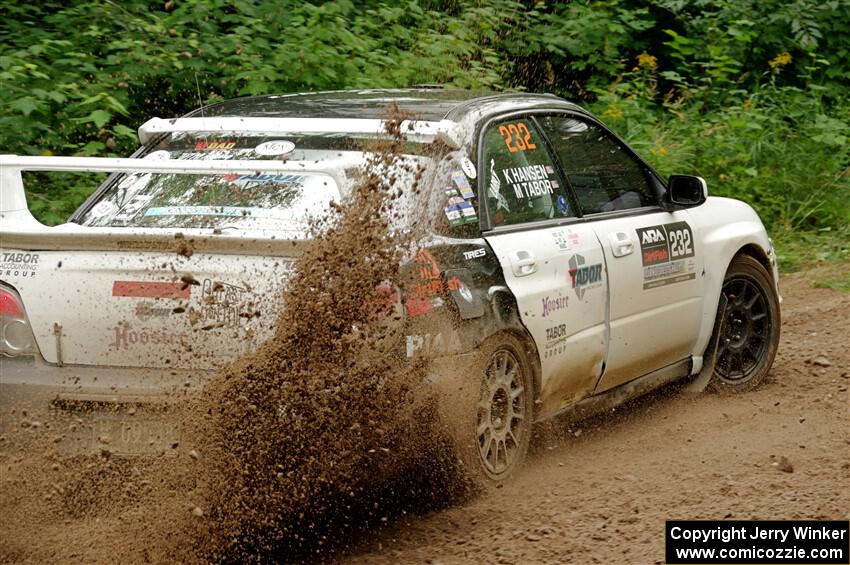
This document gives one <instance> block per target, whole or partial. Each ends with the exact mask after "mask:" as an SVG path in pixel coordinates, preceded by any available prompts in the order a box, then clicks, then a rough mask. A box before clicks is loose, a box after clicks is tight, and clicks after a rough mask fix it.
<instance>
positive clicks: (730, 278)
mask: <svg viewBox="0 0 850 565" xmlns="http://www.w3.org/2000/svg"><path fill="white" fill-rule="evenodd" d="M722 292H723V294H724V295H725V296H726V299H727V301H728V303H727V305H726V310H725V312H718V315H719V316H724V318H723V326H722V327H721V335H720V340H719V341H718V344H717V363H716V365H715V367H714V374H713V375H712V379H711V383H710V384H709V386H710V388H711V389H712V390H714V391H719V392H744V391H748V390H751V389H753V388H755V387H757V386H758V385H759V384H761V382H762V381H763V380H764V378H765V377H766V376H767V373H768V371H770V367H771V365H773V360H774V358H775V357H776V350H777V349H778V347H779V332H780V322H781V319H780V312H779V297H778V296H777V294H776V286H775V285H774V283H773V279H772V278H771V276H770V274H769V273H768V271H767V269H765V268H764V265H762V264H761V263H759V262H758V261H757V260H756V259H754V258H753V257H750V256H749V255H738V256H736V257H735V258H734V259H732V263H731V264H730V265H729V269H728V270H727V271H726V276H725V277H724V279H723V289H722Z"/></svg>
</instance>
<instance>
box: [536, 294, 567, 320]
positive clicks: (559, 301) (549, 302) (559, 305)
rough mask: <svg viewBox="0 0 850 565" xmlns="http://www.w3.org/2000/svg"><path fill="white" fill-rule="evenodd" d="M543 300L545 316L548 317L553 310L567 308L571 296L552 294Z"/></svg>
mask: <svg viewBox="0 0 850 565" xmlns="http://www.w3.org/2000/svg"><path fill="white" fill-rule="evenodd" d="M542 302H543V317H544V318H546V317H547V316H549V314H551V313H552V312H557V311H559V310H566V309H567V306H569V302H570V297H569V296H561V295H560V294H559V295H558V296H556V297H554V298H552V297H551V296H546V297H544V298H543V299H542Z"/></svg>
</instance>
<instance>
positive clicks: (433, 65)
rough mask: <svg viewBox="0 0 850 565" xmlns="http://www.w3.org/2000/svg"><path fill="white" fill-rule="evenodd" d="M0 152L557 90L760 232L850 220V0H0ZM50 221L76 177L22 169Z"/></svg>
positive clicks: (93, 147) (89, 184) (76, 198)
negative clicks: (222, 110)
mask: <svg viewBox="0 0 850 565" xmlns="http://www.w3.org/2000/svg"><path fill="white" fill-rule="evenodd" d="M0 13H3V14H4V18H3V19H2V20H0V152H3V153H18V154H31V155H39V154H44V155H50V154H63V155H65V154H73V155H128V154H130V153H131V152H132V151H133V150H134V149H135V147H136V145H137V139H136V133H135V132H136V128H137V127H138V126H139V125H140V124H141V123H142V122H144V121H145V120H147V119H148V118H150V117H152V116H163V117H169V116H176V115H180V114H183V113H185V112H187V111H190V110H192V109H195V108H197V107H198V105H200V104H203V103H209V102H214V101H217V100H220V99H223V98H232V97H236V96H244V95H252V94H264V93H281V92H293V91H308V90H326V89H341V88H365V87H405V86H412V85H415V84H424V83H442V84H447V85H450V86H454V87H463V88H488V89H495V90H501V89H506V88H516V89H527V90H533V91H548V92H555V93H557V94H561V95H564V96H567V97H568V98H572V99H576V100H578V101H580V102H583V103H585V104H588V105H589V106H590V107H591V108H592V109H593V110H594V111H596V112H597V113H598V114H600V115H602V117H603V118H604V119H605V120H606V121H607V122H608V123H609V125H610V126H611V127H612V128H613V129H614V130H615V131H617V132H618V133H619V134H620V135H621V136H622V137H624V138H625V139H626V140H628V141H629V142H631V143H632V144H634V145H635V146H636V147H637V148H638V149H639V150H640V151H641V152H642V154H643V155H644V156H645V157H647V158H648V159H649V160H650V161H651V162H652V163H653V164H654V165H655V166H656V167H657V168H658V169H659V171H660V172H662V173H663V174H669V173H673V172H678V173H690V172H693V173H696V174H701V175H703V176H705V177H706V178H707V179H708V181H709V186H710V190H711V192H712V193H714V194H721V195H730V196H734V197H737V198H741V199H744V200H746V201H748V202H750V203H751V204H753V205H754V206H755V207H756V209H757V210H758V211H759V213H760V214H762V217H763V218H764V219H765V221H766V223H768V225H769V228H771V229H772V230H773V231H774V232H776V231H784V230H788V229H794V230H809V231H812V232H814V231H816V230H824V229H832V230H838V229H840V227H841V226H845V225H848V224H850V187H848V183H850V172H848V167H850V141H849V140H848V132H850V98H848V94H847V92H848V88H847V87H848V86H849V85H848V82H850V80H848V77H850V0H825V1H824V0H782V1H780V0H651V1H650V2H637V1H636V0H597V1H589V0H584V1H581V0H576V1H573V2H555V1H551V0H549V1H547V0H422V1H414V0H404V1H402V2H389V1H386V0H372V1H368V0H366V1H359V2H356V3H355V2H353V0H338V1H335V2H319V1H314V2H302V1H298V2H296V1H294V0H282V1H278V2H269V1H266V0H242V1H240V2H230V1H225V0H169V1H167V2H162V3H157V4H150V3H149V2H147V1H143V0H125V1H123V2H120V3H118V2H113V1H111V0H78V1H76V2H67V1H63V0H45V1H43V2H40V3H22V2H11V1H10V0H0ZM29 181H30V182H29V183H28V185H29V186H28V191H29V192H28V195H29V199H30V206H31V208H32V210H33V212H34V213H35V214H36V216H37V217H38V218H39V219H41V220H42V221H44V222H46V223H49V224H55V223H59V222H61V221H63V220H64V218H66V217H67V215H68V214H69V213H70V212H71V211H72V210H74V209H75V208H76V206H78V205H79V203H80V202H81V201H82V200H83V199H84V198H85V196H86V195H87V194H88V193H89V192H90V191H91V190H92V189H93V188H94V186H95V185H96V179H95V178H93V177H81V176H71V175H62V176H59V175H50V176H47V175H40V176H34V177H33V178H31V179H29Z"/></svg>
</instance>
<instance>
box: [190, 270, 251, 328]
mask: <svg viewBox="0 0 850 565" xmlns="http://www.w3.org/2000/svg"><path fill="white" fill-rule="evenodd" d="M247 298H248V289H246V288H242V287H241V286H236V285H232V284H227V283H223V282H221V281H213V280H211V279H204V282H203V284H202V285H201V306H200V307H199V309H198V314H199V321H202V322H205V323H207V324H209V323H212V324H213V325H216V326H219V327H223V326H230V327H233V326H238V325H239V322H240V321H243V322H245V321H247V320H248V319H249V318H251V317H252V316H253V315H254V314H253V313H252V312H249V311H246V309H247V308H248V304H246V303H245V302H246V299H247Z"/></svg>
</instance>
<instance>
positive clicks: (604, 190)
mask: <svg viewBox="0 0 850 565" xmlns="http://www.w3.org/2000/svg"><path fill="white" fill-rule="evenodd" d="M540 124H541V127H542V128H543V131H544V132H545V133H546V136H547V137H548V138H549V142H550V143H551V144H552V147H553V149H554V150H555V153H556V154H557V155H558V159H559V160H560V162H561V168H562V169H563V171H564V174H565V175H567V179H568V180H569V181H570V184H571V185H572V187H573V190H574V191H575V194H576V197H577V198H578V202H579V205H581V208H582V212H583V213H585V214H596V213H599V212H611V211H614V210H627V209H629V208H640V207H642V206H652V205H655V204H657V203H658V201H657V198H656V196H655V193H654V192H653V189H652V185H651V184H650V182H649V178H648V175H647V173H646V172H645V171H644V167H643V166H642V165H641V164H640V163H639V162H638V161H635V159H634V158H633V157H632V156H631V155H629V154H628V153H627V152H626V151H625V150H624V149H623V148H622V147H621V146H620V144H618V143H617V142H616V141H614V139H612V138H611V137H610V136H609V135H608V133H607V132H606V131H605V130H603V129H602V128H600V127H598V126H597V125H595V124H593V123H591V122H586V121H584V120H580V119H576V118H572V117H567V116H549V117H546V118H543V119H542V120H540Z"/></svg>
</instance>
